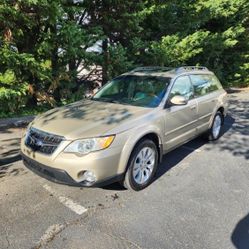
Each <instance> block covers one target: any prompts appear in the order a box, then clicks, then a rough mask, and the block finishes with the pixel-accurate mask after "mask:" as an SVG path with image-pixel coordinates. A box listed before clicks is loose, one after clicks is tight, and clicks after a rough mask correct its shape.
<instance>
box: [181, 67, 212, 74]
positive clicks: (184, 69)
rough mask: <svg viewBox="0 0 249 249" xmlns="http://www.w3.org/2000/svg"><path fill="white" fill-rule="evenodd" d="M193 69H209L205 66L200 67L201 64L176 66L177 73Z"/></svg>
mask: <svg viewBox="0 0 249 249" xmlns="http://www.w3.org/2000/svg"><path fill="white" fill-rule="evenodd" d="M194 70H199V71H209V70H208V68H207V67H202V66H183V67H178V68H176V72H177V73H182V72H185V71H194Z"/></svg>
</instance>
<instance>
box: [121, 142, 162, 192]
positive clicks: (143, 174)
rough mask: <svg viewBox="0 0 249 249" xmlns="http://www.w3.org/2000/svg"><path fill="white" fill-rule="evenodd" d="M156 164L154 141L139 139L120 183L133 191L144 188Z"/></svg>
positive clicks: (154, 170) (156, 155)
mask: <svg viewBox="0 0 249 249" xmlns="http://www.w3.org/2000/svg"><path fill="white" fill-rule="evenodd" d="M150 155H151V156H150ZM157 166H158V150H157V147H156V145H155V143H154V142H153V141H151V140H149V139H144V140H141V141H140V142H139V143H138V144H137V145H136V146H135V148H134V149H133V151H132V153H131V156H130V159H129V161H128V165H127V171H126V174H125V178H124V181H123V183H122V185H123V186H124V187H125V188H127V189H130V190H135V191H139V190H142V189H144V188H146V187H147V186H148V185H149V184H150V183H151V181H152V179H153V176H154V175H155V173H156V170H157Z"/></svg>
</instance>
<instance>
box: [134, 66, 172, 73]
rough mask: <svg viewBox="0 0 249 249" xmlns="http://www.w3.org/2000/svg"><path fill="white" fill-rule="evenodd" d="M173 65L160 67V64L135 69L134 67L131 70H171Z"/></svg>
mask: <svg viewBox="0 0 249 249" xmlns="http://www.w3.org/2000/svg"><path fill="white" fill-rule="evenodd" d="M172 69H173V68H172V67H159V66H155V67H154V66H150V67H137V68H135V69H133V70H132V71H131V72H145V71H157V72H158V71H162V72H165V71H169V70H172Z"/></svg>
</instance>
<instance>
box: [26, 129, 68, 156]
mask: <svg viewBox="0 0 249 249" xmlns="http://www.w3.org/2000/svg"><path fill="white" fill-rule="evenodd" d="M63 139H64V137H62V136H58V135H54V134H51V133H47V132H44V131H41V130H38V129H36V128H33V127H31V128H30V129H29V130H28V131H27V135H26V139H25V145H26V146H27V147H29V148H31V149H32V150H33V151H38V152H40V153H43V154H47V155H51V154H53V153H54V151H55V150H56V149H57V147H58V146H59V144H60V143H61V142H62V140H63Z"/></svg>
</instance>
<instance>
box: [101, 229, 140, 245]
mask: <svg viewBox="0 0 249 249" xmlns="http://www.w3.org/2000/svg"><path fill="white" fill-rule="evenodd" d="M104 234H106V235H108V236H110V237H112V238H114V239H118V240H122V241H124V242H126V243H127V244H130V245H132V246H134V247H135V248H137V249H142V247H141V246H139V245H138V244H137V243H135V242H133V241H131V240H129V239H127V238H125V237H123V236H118V235H113V234H110V233H104Z"/></svg>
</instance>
